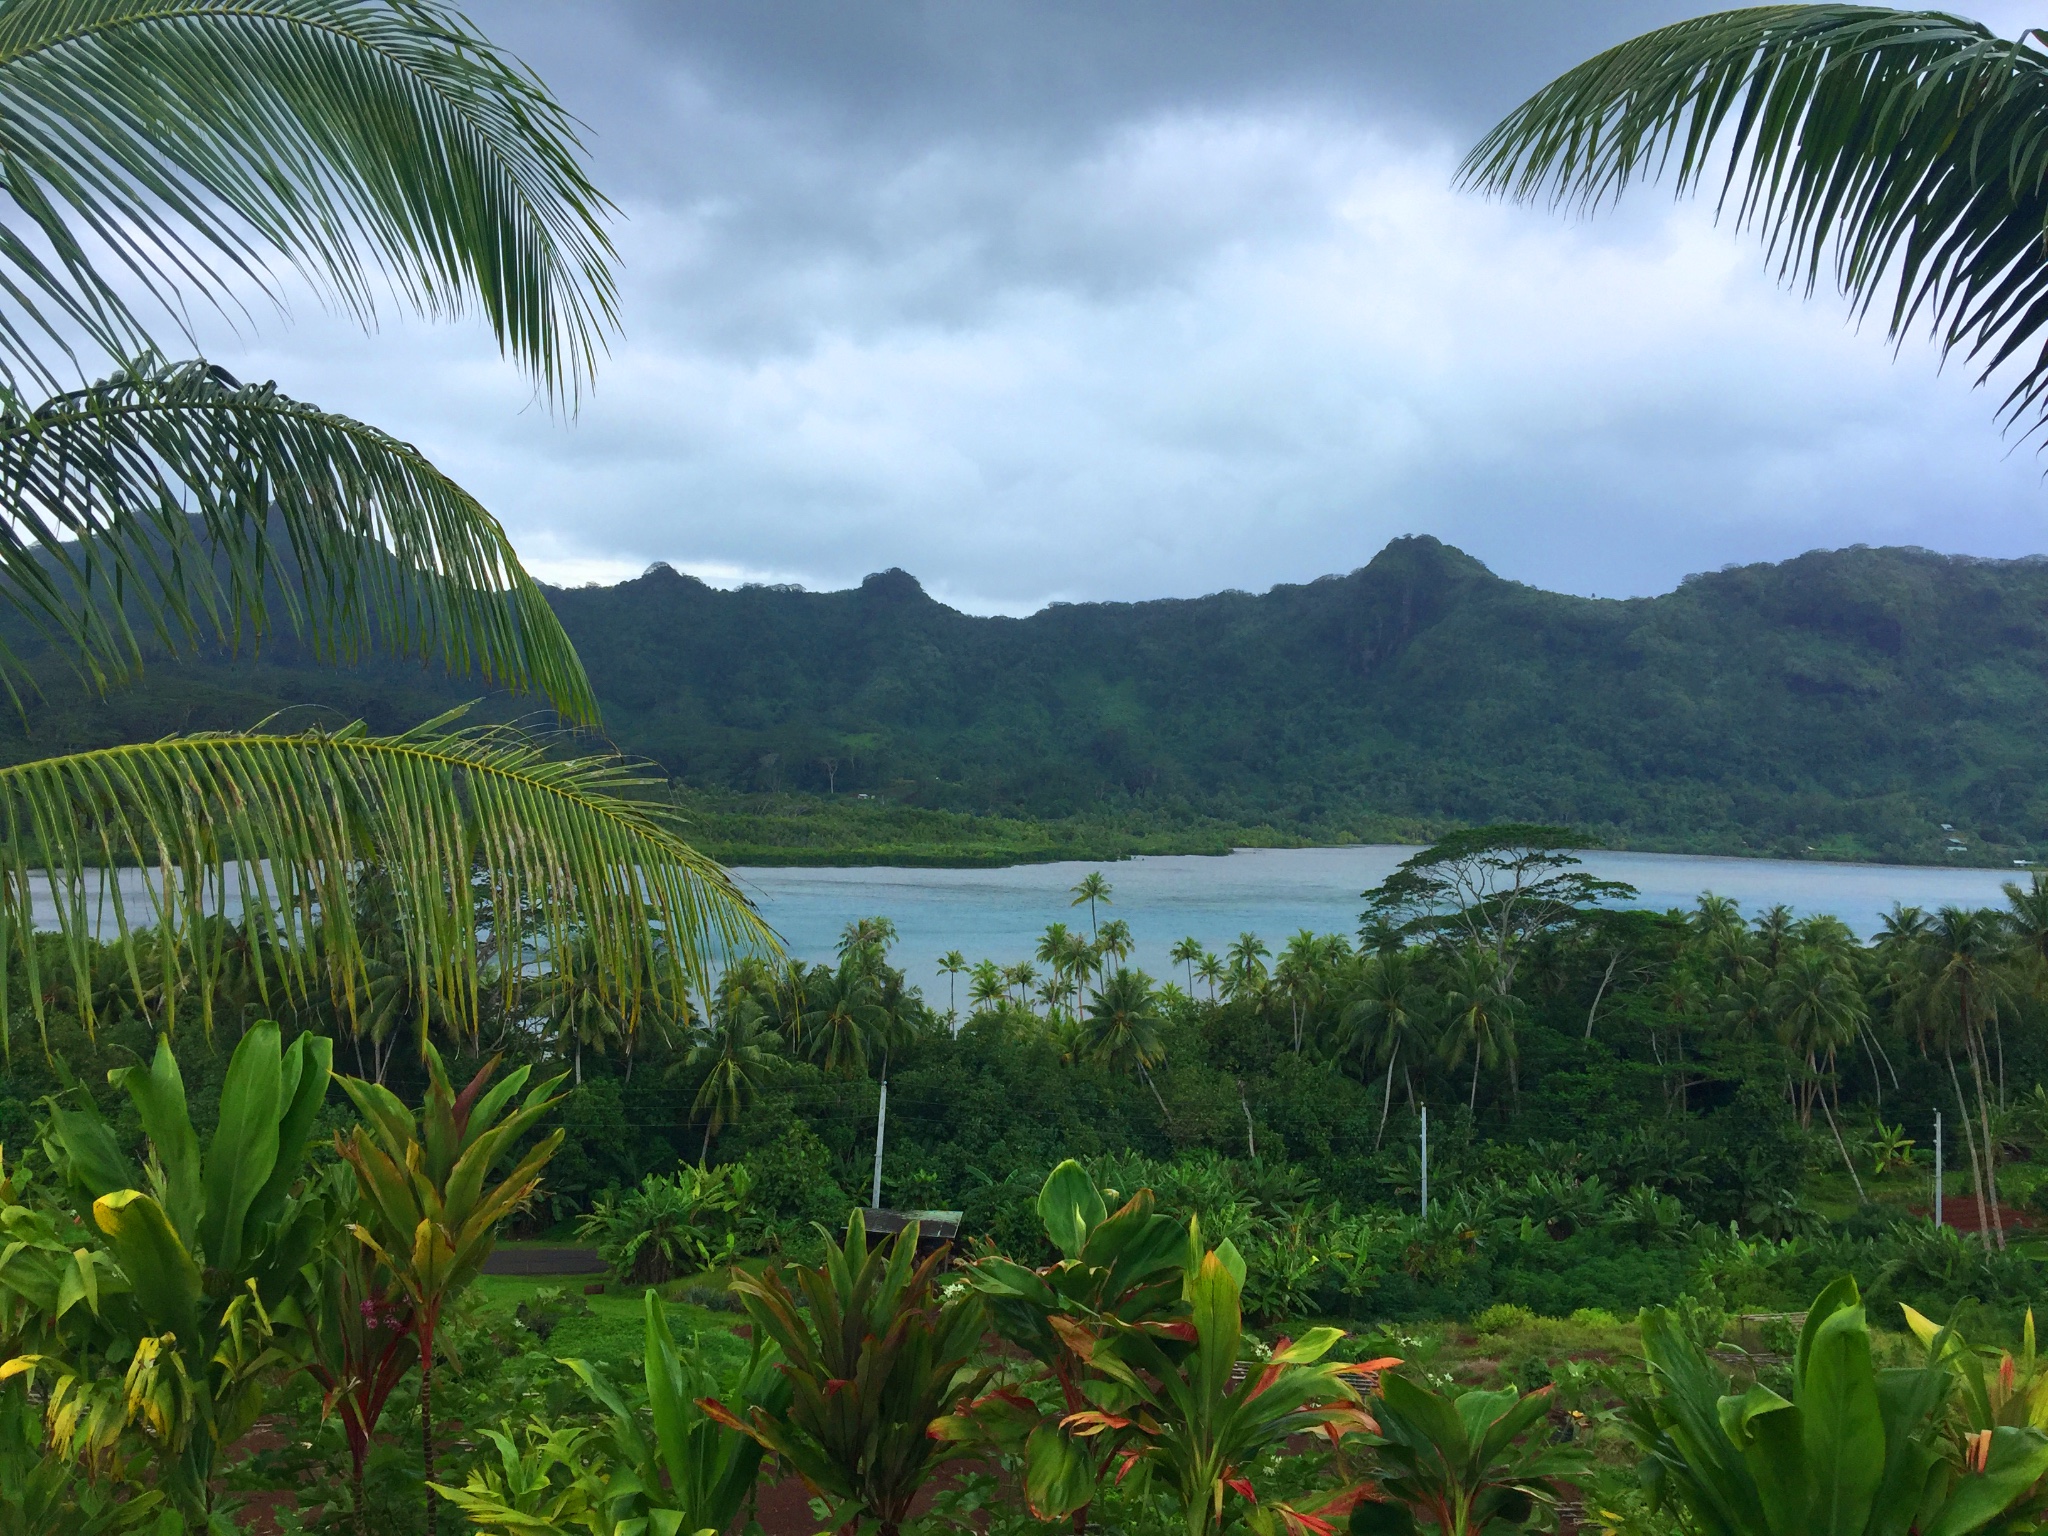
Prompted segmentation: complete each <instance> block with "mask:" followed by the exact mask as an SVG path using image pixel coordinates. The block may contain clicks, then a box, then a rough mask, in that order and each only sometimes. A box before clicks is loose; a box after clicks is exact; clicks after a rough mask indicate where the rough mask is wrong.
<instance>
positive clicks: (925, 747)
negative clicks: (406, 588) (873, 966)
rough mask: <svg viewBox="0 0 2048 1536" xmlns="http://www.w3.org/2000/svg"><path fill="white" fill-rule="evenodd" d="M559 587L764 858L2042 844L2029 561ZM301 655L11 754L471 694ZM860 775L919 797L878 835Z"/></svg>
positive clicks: (1856, 556) (595, 668)
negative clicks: (1247, 578) (986, 583)
mask: <svg viewBox="0 0 2048 1536" xmlns="http://www.w3.org/2000/svg"><path fill="white" fill-rule="evenodd" d="M548 600H549V601H550V603H551V604H552V605H553V606H554V609H555V611H556V612H557V613H558V614H559V615H560V617H561V621H562V624H563V626H564V628H565V629H566V630H567V631H568V633H569V635H570V636H571V637H572V638H573V639H574V641H575V644H576V647H577V650H578V651H579V652H580V653H581V655H582V656H583V657H584V659H585V661H586V663H587V665H588V667H589V670H590V676H591V678H592V679H593V682H594V686H595V688H596V691H597V695H598V698H599V700H600V701H601V703H602V704H603V707H604V718H605V722H606V729H607V731H608V732H609V734H610V736H611V738H612V739H614V740H615V741H616V742H617V743H618V744H619V745H620V746H621V747H622V748H624V749H625V750H627V751H628V752H631V753H634V754H639V755H643V756H646V757H649V758H652V759H653V760H654V761H656V762H657V763H659V764H660V765H661V767H662V768H663V769H664V770H665V771H666V772H668V773H669V774H670V775H671V776H673V777H674V778H675V779H677V780H678V781H680V783H681V784H682V785H683V786H686V788H687V790H688V791H689V792H690V794H691V797H692V798H691V800H690V805H691V808H692V813H693V815H694V816H695V817H696V819H697V820H698V822H699V823H700V824H701V826H702V832H703V835H702V837H701V839H700V840H701V841H702V843H703V845H704V846H705V847H706V848H707V849H709V850H710V851H712V852H715V853H718V854H720V855H722V856H726V857H730V858H734V859H738V860H742V861H744V860H760V859H775V858H790V857H795V858H800V859H806V860H815V861H827V860H831V859H840V858H859V857H863V856H865V857H867V858H870V859H873V858H884V859H895V860H901V859H905V858H911V859H915V858H919V857H928V858H929V857H950V858H951V860H953V861H956V862H968V863H971V862H978V861H985V860H989V859H994V858H1002V857H1012V858H1032V857H1060V856H1071V855H1072V854H1074V853H1079V854H1080V855H1082V856H1093V857H1113V856H1115V855H1117V854H1119V853H1125V852H1133V851H1153V852H1172V851H1189V852H1194V851H1206V850H1210V849H1217V850H1220V849H1222V848H1227V847H1229V846H1231V845H1232V844H1233V843H1237V844H1240V845H1241V844H1244V843H1248V842H1266V843H1270V842H1289V841H1314V842H1335V841H1346V840H1364V841H1395V840H1400V841H1413V840H1417V839H1418V838H1420V837H1423V836H1426V835H1427V834H1428V833H1430V832H1431V831H1434V830H1437V829H1440V828H1443V827H1446V826H1449V825H1453V824H1459V823H1468V824H1469V823H1479V822H1485V821H1495V820H1510V819H1528V820H1541V821H1564V822H1570V823H1572V824H1574V825H1578V826H1582V827H1585V828H1587V829H1588V830H1589V831H1591V832H1593V833H1594V834H1595V835H1597V836H1600V837H1601V838H1603V839H1604V840H1605V841H1607V842H1608V843H1609V844H1611V845H1615V846H1626V847H1637V848H1650V849H1670V850H1681V851H1695V852H1698V851H1738V852H1755V853H1770V854H1774V855H1777V856H1781V857H1812V856H1829V857H1876V858H1882V859H1895V860H1912V861H1922V862H1941V861H1956V860H1964V861H1970V862H1979V863H1983V862H1992V863H2002V862H2006V861H2008V860H2009V859H2011V858H2015V857H2035V856H2039V855H2041V854H2042V853H2043V852H2044V850H2048V800H2044V799H2042V798H2041V794H2040V790H2039V785H2040V784H2041V783H2042V782H2043V781H2044V777H2048V774H2044V769H2048V759H2044V751H2048V749H2044V748H2043V747H2042V745H2041V743H2040V740H2039V734H2038V732H2036V731H2035V730H2033V729H2032V725H2031V722H2032V721H2034V720H2035V719H2038V718H2039V716H2040V712H2041V710H2042V709H2043V707H2044V703H2048V563H2043V562H2040V561H2035V560H2021V561H2003V562H2002V561H1988V560H1974V559H1960V558H1954V557H1943V556H1938V555H1933V554H1929V553H1927V552H1925V551H1921V550H1905V549H1853V550H1842V551H1836V552H1833V553H1815V554H1810V555H1805V556H1802V557H1800V558H1799V559H1796V560H1791V561H1787V562H1785V563H1783V564H1780V565H1764V566H1748V567H1743V568H1741V569H1736V570H1726V571H1720V572H1715V573H1711V574H1708V575H1704V576H1698V577H1694V578H1692V579H1690V580H1688V581H1686V582H1685V583H1684V584H1683V585H1682V586H1681V587H1680V588H1679V589H1678V590H1677V591H1675V592H1672V593H1668V594H1666V595H1664V596H1661V597H1655V598H1643V599H1636V600H1631V601H1626V602H1614V601H1605V600H1595V599H1588V598H1576V597H1566V596H1561V595H1559V594H1556V593H1550V592H1542V591H1538V590H1536V589H1534V588H1531V587H1527V586H1523V585H1520V584H1518V583H1515V582H1509V581H1504V580H1501V579H1500V578H1498V577H1496V576H1494V575H1492V574H1491V573H1490V572H1488V571H1487V570H1486V568H1485V567H1484V566H1482V565H1481V564H1480V563H1479V562H1478V561H1476V560H1473V559H1471V558H1470V557H1469V556H1466V555H1464V554H1461V553H1460V552H1459V551H1457V550H1455V549H1451V548H1449V547H1447V546H1445V545H1443V544H1440V543H1438V542H1437V541H1436V540H1434V539H1430V538H1413V539H1401V540H1397V541H1396V542H1394V543H1393V544H1391V545H1389V546H1388V547H1387V548H1386V549H1385V550H1384V551H1382V552H1381V554H1380V555H1379V556H1378V557H1377V558H1376V559H1375V560H1374V561H1373V562H1372V563H1371V564H1370V565H1368V566H1366V567H1365V568H1364V569H1362V570H1359V571H1354V572H1353V573H1351V574H1350V575H1348V576H1341V577H1326V578H1324V579H1322V580H1320V581H1316V582H1312V583H1310V584H1308V585H1306V586H1292V587H1276V588H1274V589H1273V590H1272V591H1270V592H1267V593H1264V594H1262V595H1258V596H1254V595H1252V594H1249V593H1242V592H1225V593H1218V594H1216V595H1214V596H1210V597H1204V598H1198V599H1192V600H1186V601H1178V600H1177V601H1162V602H1147V603H1075V604H1063V605H1059V606H1056V607H1052V608H1048V609H1046V610H1045V611H1043V612H1041V613H1037V614H1034V615H1032V616H1031V617H1029V618H1025V619H1008V618H976V617H971V616H968V615H966V614H962V613H959V612H956V611H954V610H952V609H950V608H947V607H945V606H944V605H943V604H940V603H938V602H935V601H933V600H932V599H931V598H930V597H928V596H927V595H926V594H925V593H924V592H923V590H922V589H921V588H920V587H919V586H918V584H917V583H916V582H915V581H914V580H912V579H911V578H910V577H909V576H907V575H905V574H904V573H902V572H900V571H892V572H887V573H884V574H882V575H879V576H873V577H870V578H869V579H868V580H867V581H866V582H864V583H862V585H861V586H860V587H859V588H857V589H855V590H852V591H845V592H803V591H799V590H796V589H782V588H765V587H750V588H742V589H740V590H738V591H721V590H718V589H715V588H712V587H709V586H706V585H705V584H703V583H702V582H699V581H697V580H695V579H693V578H691V577H688V576H684V575H681V574H679V573H677V572H675V571H673V570H670V569H668V568H666V567H656V568H655V569H653V570H651V571H649V572H648V574H647V575H645V576H643V577H642V578H640V579H639V580H637V581H630V582H626V583H624V584H623V585H620V586H616V587H606V588H583V589H579V590H573V591H559V590H552V591H550V592H549V594H548ZM299 654H301V653H300V652H299V651H297V650H296V649H295V648H294V647H293V645H292V644H291V643H290V641H289V640H288V639H287V640H284V641H281V642H279V643H278V644H276V645H274V646H272V647H271V649H270V650H269V651H268V652H266V653H265V656H264V658H262V659H259V660H254V661H251V660H241V661H236V662H232V663H223V662H215V663H211V664H195V665H191V666H187V667H184V668H181V669H177V670H170V669H165V670H163V671H160V672H158V673H157V674H155V676H154V678H153V682H152V686H151V687H150V689H149V690H148V691H147V692H146V693H133V692H129V693H121V694H117V695H114V696H112V697H110V698H108V699H107V700H105V701H104V702H102V703H98V704H91V705H88V704H86V703H84V702H82V701H80V700H79V699H78V697H77V695H76V692H75V690H73V689H69V688H64V689H57V688H53V689H51V690H50V692H49V694H48V696H47V698H46V700H45V701H44V702H43V703H41V704H40V705H38V706H37V707H36V708H35V709H33V710H32V711H31V712H30V715H29V718H28V727H27V729H28V731H29V732H30V734H29V735H28V736H26V737H25V736H24V735H23V733H22V726H21V725H20V723H18V722H9V721H4V720H0V751H4V752H6V753H9V754H12V755H16V756H18V755H20V754H22V753H24V752H27V751H30V750H38V751H40V750H52V749H56V748H62V747H67V746H76V745H85V744H103V743H107V742H111V741H116V740H146V739H149V738H150V737H152V736H156V735H160V734H162V733H164V732H166V731H170V730H183V729H202V728H213V727H218V726H222V725H226V724H229V723H240V722H246V721H247V720H249V719H253V718H260V717H261V716H263V715H266V714H269V713H271V712H272V711H274V710H278V709H284V708H287V707H290V708H291V711H292V712H291V714H290V715H289V716H288V718H293V719H321V718H327V719H335V718H339V719H359V718H360V719H366V720H369V721H370V722H371V723H372V724H373V725H377V726H383V725H387V724H396V723H397V722H400V721H404V720H411V719H417V718H420V717H422V716H423V715H424V714H429V713H433V712H435V711H437V710H439V709H441V708H445V707H447V705H449V704H450V703H453V702H456V701H458V700H461V699H466V698H470V697H474V696H476V695H477V694H478V693H479V692H480V690H479V689H478V688H477V686H476V685H475V684H473V683H471V684H467V685H465V684H463V683H461V682H460V681H451V680H449V679H447V678H444V677H441V676H439V675H434V674H426V673H422V672H420V671H418V670H417V669H406V668H403V667H398V666H394V665H391V664H388V663H386V664H378V665H375V666H372V667H368V668H363V669H353V670H337V669H329V668H324V667H317V666H313V665H310V664H306V665H293V664H290V661H291V658H292V657H294V656H295V655H299ZM309 706H310V708H308V707H309ZM529 708H530V705H524V704H516V703H514V704H508V705H505V706H504V709H507V710H512V711H524V710H527V709H529ZM861 796H869V797H874V798H875V799H879V800H880V801H882V802H884V803H886V805H887V806H888V807H890V808H892V809H894V810H897V811H900V812H906V813H933V814H930V815H926V816H923V817H922V819H921V820H920V819H916V818H913V819H912V820H910V821H908V822H899V823H897V824H894V825H880V824H877V812H878V811H879V809H880V808H879V807H877V806H876V805H875V804H874V802H873V800H862V799H860V798H858V797H861ZM937 813H944V814H943V815H940V814H937ZM1048 821H1050V822H1051V823H1053V825H1052V826H1050V827H1047V826H1044V825H1043V824H1044V823H1046V822H1048Z"/></svg>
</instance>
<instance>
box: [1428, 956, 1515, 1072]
mask: <svg viewBox="0 0 2048 1536" xmlns="http://www.w3.org/2000/svg"><path fill="white" fill-rule="evenodd" d="M1496 979H1497V978H1496V962H1495V960H1494V958H1493V956H1492V955H1491V954H1490V953H1488V952H1487V951H1486V950H1482V949H1463V950H1460V951H1459V952H1458V957H1457V958H1456V959H1455V960H1453V961H1452V962H1451V965H1450V967H1449V969H1448V971H1447V972H1446V973H1445V976H1444V985H1443V993H1442V998H1441V1004H1442V1008H1443V1019H1442V1024H1441V1034H1440V1036H1439V1038H1440V1041H1441V1046H1440V1048H1441V1049H1442V1051H1443V1056H1444V1065H1445V1066H1447V1067H1450V1068H1453V1069H1455V1068H1456V1067H1457V1066H1458V1065H1459V1063H1461V1062H1462V1061H1463V1060H1464V1059H1465V1053H1466V1052H1467V1051H1470V1052H1471V1053H1472V1087H1471V1090H1470V1091H1469V1092H1468V1093H1467V1094H1466V1097H1465V1107H1466V1108H1467V1109H1468V1110H1470V1109H1476V1108H1477V1107H1478V1105H1479V1069H1480V1068H1481V1067H1482V1066H1486V1067H1497V1066H1499V1065H1500V1064H1501V1063H1502V1062H1503V1061H1513V1060H1514V1059H1515V1015H1516V1012H1517V1011H1518V1010H1517V1005H1516V1002H1515V999H1514V996H1513V994H1511V993H1503V992H1502V991H1501V990H1500V988H1499V987H1498V986H1497V985H1496Z"/></svg>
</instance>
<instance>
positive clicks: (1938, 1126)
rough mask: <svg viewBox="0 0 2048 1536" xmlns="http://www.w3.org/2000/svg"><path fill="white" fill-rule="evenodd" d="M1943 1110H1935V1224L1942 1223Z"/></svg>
mask: <svg viewBox="0 0 2048 1536" xmlns="http://www.w3.org/2000/svg"><path fill="white" fill-rule="evenodd" d="M1941 1185H1942V1177H1941V1111H1940V1110H1938V1109H1937V1110H1936V1111H1935V1112H1934V1224H1935V1225H1936V1226H1937V1227H1938V1226H1940V1225H1941Z"/></svg>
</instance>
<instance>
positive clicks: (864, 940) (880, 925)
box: [839, 917, 896, 975]
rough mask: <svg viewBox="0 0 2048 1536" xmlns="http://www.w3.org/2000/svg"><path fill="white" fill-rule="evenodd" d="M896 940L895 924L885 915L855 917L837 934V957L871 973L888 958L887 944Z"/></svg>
mask: <svg viewBox="0 0 2048 1536" xmlns="http://www.w3.org/2000/svg"><path fill="white" fill-rule="evenodd" d="M895 942H896V924H895V922H894V920H892V919H890V918H886V917H863V918H857V919H855V920H854V921H853V922H850V923H848V924H847V925H846V927H845V928H844V929H842V930H841V932H840V934H839V959H840V961H841V963H845V962H847V961H852V962H853V963H854V964H856V965H858V966H859V967H860V968H861V969H862V970H864V971H866V972H868V974H869V975H873V974H875V973H876V972H878V971H880V970H881V968H882V966H883V964H884V962H886V961H887V960H888V958H889V946H890V945H891V944H894V943H895Z"/></svg>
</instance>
